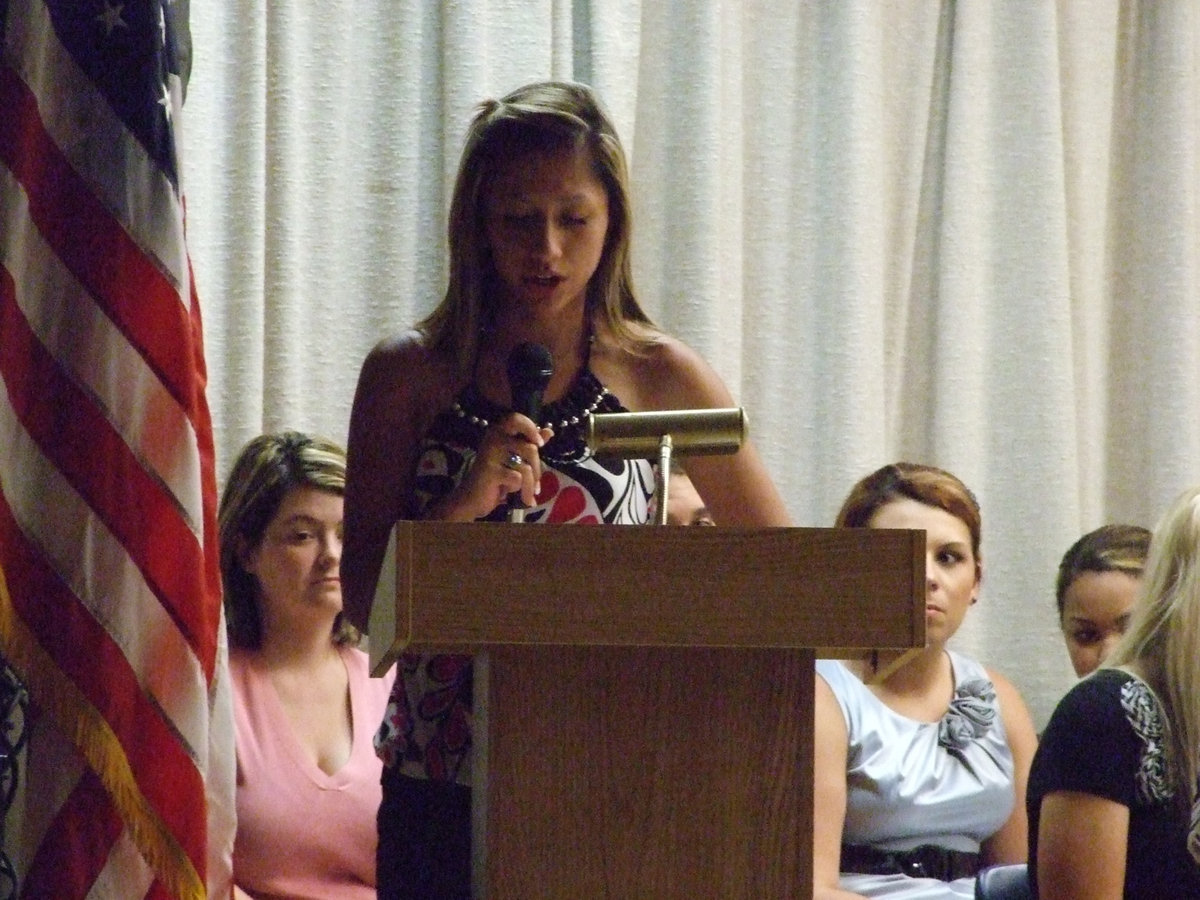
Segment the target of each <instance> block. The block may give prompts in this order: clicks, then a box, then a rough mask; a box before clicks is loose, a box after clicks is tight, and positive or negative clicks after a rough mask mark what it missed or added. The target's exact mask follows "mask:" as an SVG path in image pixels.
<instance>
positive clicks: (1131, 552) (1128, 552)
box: [1054, 525, 1150, 621]
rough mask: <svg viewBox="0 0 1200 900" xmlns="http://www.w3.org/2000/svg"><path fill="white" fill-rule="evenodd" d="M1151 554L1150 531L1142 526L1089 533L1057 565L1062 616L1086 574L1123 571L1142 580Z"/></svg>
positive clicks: (1102, 528) (1057, 595) (1106, 527)
mask: <svg viewBox="0 0 1200 900" xmlns="http://www.w3.org/2000/svg"><path fill="white" fill-rule="evenodd" d="M1149 551H1150V529H1148V528H1142V527H1141V526H1140V525H1101V526H1100V527H1099V528H1097V529H1096V530H1095V531H1089V532H1088V533H1087V534H1085V535H1084V536H1083V537H1081V538H1080V539H1079V540H1077V541H1076V542H1075V543H1074V544H1072V545H1071V548H1070V549H1069V550H1067V552H1066V553H1065V554H1063V558H1062V562H1060V563H1059V564H1058V578H1057V580H1056V581H1055V585H1054V599H1055V602H1056V603H1057V604H1058V618H1059V620H1060V621H1061V620H1062V617H1063V604H1064V602H1065V600H1066V596H1067V589H1068V588H1069V587H1070V586H1071V584H1072V582H1074V581H1075V579H1076V578H1078V577H1079V576H1080V575H1082V574H1083V573H1084V572H1124V573H1125V574H1126V575H1132V576H1133V577H1134V578H1140V577H1141V575H1142V570H1143V569H1145V568H1146V555H1147V553H1149Z"/></svg>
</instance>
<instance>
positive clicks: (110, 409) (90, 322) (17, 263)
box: [0, 167, 205, 541]
mask: <svg viewBox="0 0 1200 900" xmlns="http://www.w3.org/2000/svg"><path fill="white" fill-rule="evenodd" d="M0 221H4V222H6V223H7V225H6V228H7V230H8V233H9V234H10V236H11V239H12V243H11V245H2V244H0V267H3V268H7V269H8V270H9V273H10V275H11V277H12V279H13V281H14V282H15V285H16V286H17V287H16V288H14V290H15V292H16V302H17V304H18V305H19V306H20V307H21V310H22V312H23V313H24V314H25V316H26V318H28V319H29V326H30V328H31V329H32V330H33V332H34V333H35V334H36V335H37V337H38V340H40V341H41V342H42V343H43V344H45V345H46V346H47V347H48V348H50V349H51V352H53V354H54V356H55V357H56V358H57V359H58V361H59V363H60V364H62V365H63V366H64V367H67V368H69V371H70V375H71V378H72V379H73V380H74V381H76V382H77V383H78V384H79V385H80V387H81V388H82V389H83V390H85V391H87V392H88V393H90V394H91V395H92V399H93V401H94V402H95V403H96V405H97V406H99V407H100V408H102V409H103V410H104V415H105V417H106V418H108V420H109V421H110V422H111V423H112V425H113V427H114V428H115V429H116V430H117V431H119V432H120V433H121V436H122V438H124V440H125V442H126V443H127V444H128V445H129V446H130V448H131V449H132V450H133V451H134V453H135V454H136V455H137V457H138V459H139V460H140V462H141V464H142V466H143V467H144V468H145V469H146V470H147V472H148V473H150V474H151V475H152V476H153V477H157V478H159V479H161V481H162V482H163V485H164V487H165V488H166V489H167V490H169V491H170V492H171V494H172V495H173V497H174V501H175V503H177V504H178V505H179V514H180V515H181V516H183V517H184V519H186V521H187V524H188V527H189V528H190V529H191V530H192V531H193V532H195V533H196V535H197V537H196V540H197V541H199V540H200V538H199V533H200V523H201V522H202V521H203V516H204V510H203V505H202V499H201V498H202V494H203V491H202V490H201V484H203V483H205V482H204V481H203V475H202V473H201V472H200V471H198V468H197V467H198V453H197V450H198V447H197V443H198V441H197V436H196V433H195V431H194V430H193V429H192V425H191V422H190V421H189V420H188V419H187V417H186V416H185V415H184V413H183V411H182V410H181V409H180V408H179V406H178V404H177V403H176V402H175V400H174V399H173V398H172V397H171V396H170V394H168V393H167V392H166V391H165V390H163V389H162V385H161V383H160V382H159V380H158V378H157V376H156V375H155V374H154V372H152V371H151V370H150V369H149V368H148V367H147V366H146V364H145V361H144V360H143V359H142V357H141V356H140V355H139V354H138V353H137V352H136V351H135V350H134V349H133V348H132V347H131V346H130V345H129V344H128V343H127V342H126V340H125V336H124V335H123V334H121V332H119V331H118V330H117V329H116V328H115V327H114V326H113V324H112V320H110V319H109V318H108V316H106V315H104V313H103V312H102V311H101V310H100V309H99V307H97V306H96V305H95V304H94V303H92V302H91V298H89V297H88V296H87V294H86V292H85V291H84V290H83V287H82V286H81V285H80V284H79V282H78V281H76V280H75V278H74V276H72V275H71V273H70V272H69V271H67V269H66V268H65V267H64V266H63V265H62V263H61V262H60V260H59V258H58V257H57V256H56V255H55V254H54V252H53V251H52V250H51V249H50V247H48V246H47V245H46V243H45V241H43V240H42V237H41V234H40V233H39V232H38V230H37V228H36V227H34V224H33V222H32V221H31V220H30V218H29V207H28V203H27V202H26V197H25V192H24V190H23V189H22V187H21V185H20V184H19V183H18V182H17V181H16V180H15V179H13V178H12V175H11V173H10V172H9V171H8V170H7V169H5V168H3V167H0ZM15 247H20V252H16V251H15V250H14V249H13V248H15ZM65 297H70V298H73V300H74V308H73V311H72V315H70V316H63V315H62V314H61V307H62V305H63V304H62V299H63V298H65Z"/></svg>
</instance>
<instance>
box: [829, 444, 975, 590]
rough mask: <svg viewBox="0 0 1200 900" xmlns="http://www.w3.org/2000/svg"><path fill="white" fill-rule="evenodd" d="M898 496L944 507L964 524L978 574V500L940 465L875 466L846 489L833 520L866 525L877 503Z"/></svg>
mask: <svg viewBox="0 0 1200 900" xmlns="http://www.w3.org/2000/svg"><path fill="white" fill-rule="evenodd" d="M902 498H907V499H909V500H916V501H917V502H918V503H924V504H925V505H926V506H933V507H936V508H937V509H941V510H944V511H946V512H948V513H950V515H952V516H954V517H955V518H957V519H960V520H961V521H962V522H963V524H964V525H966V526H967V531H969V532H970V533H971V551H972V553H973V554H974V556H975V574H976V576H977V577H978V575H979V573H980V571H981V557H980V553H979V547H980V542H981V541H982V516H981V514H980V511H979V501H978V500H976V499H975V495H974V494H973V493H971V490H970V489H969V488H968V487H967V486H966V485H965V484H963V483H962V482H961V481H960V480H959V479H958V478H956V477H955V476H954V475H951V474H950V473H949V472H947V471H945V470H944V469H939V468H936V467H935V466H926V465H921V464H919V463H909V462H897V463H891V464H890V465H886V466H884V467H883V468H881V469H876V470H875V471H874V472H872V473H871V474H870V475H868V476H866V477H865V478H863V479H862V480H861V481H859V482H858V484H856V485H854V487H853V488H851V489H850V494H849V495H848V496H847V497H846V500H845V502H844V503H843V504H842V508H841V510H839V511H838V514H837V521H836V523H835V524H836V525H837V527H838V528H868V527H870V524H871V519H872V518H874V516H875V513H877V512H878V511H879V509H880V508H881V507H883V506H886V505H887V504H889V503H891V502H892V501H894V500H900V499H902Z"/></svg>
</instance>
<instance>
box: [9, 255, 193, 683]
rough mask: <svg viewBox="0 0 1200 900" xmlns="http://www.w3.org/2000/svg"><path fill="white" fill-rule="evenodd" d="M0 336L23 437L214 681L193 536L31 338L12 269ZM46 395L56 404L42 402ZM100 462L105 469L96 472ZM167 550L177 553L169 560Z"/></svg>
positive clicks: (85, 399)
mask: <svg viewBox="0 0 1200 900" xmlns="http://www.w3.org/2000/svg"><path fill="white" fill-rule="evenodd" d="M0 335H2V336H3V340H0V378H3V380H4V382H5V385H6V386H7V388H8V394H9V398H10V402H11V404H12V407H13V409H14V410H15V411H16V414H17V417H18V418H19V419H20V420H21V423H22V425H23V426H24V428H25V430H26V431H27V432H28V433H29V434H30V436H32V437H33V439H34V440H35V441H36V442H37V444H38V446H39V447H41V449H42V452H43V453H44V454H45V455H46V456H47V457H48V458H50V459H51V460H53V461H54V463H55V465H56V466H57V467H58V468H59V470H60V471H62V473H63V474H64V475H65V476H66V478H67V480H68V481H70V482H71V484H72V486H74V487H75V489H76V490H77V491H79V493H80V494H81V495H82V496H83V497H85V498H86V499H87V500H88V503H89V505H90V506H91V507H92V508H93V509H94V510H95V511H96V513H97V515H98V516H99V517H100V518H101V520H103V521H104V523H105V525H107V526H108V528H109V529H110V530H111V531H112V532H113V534H114V535H116V536H117V537H118V538H119V539H120V541H121V543H122V544H124V545H125V547H126V548H127V549H128V550H129V553H130V555H131V557H132V558H133V559H134V561H135V562H136V564H137V566H138V568H139V569H140V570H141V571H142V573H143V575H144V576H145V579H146V583H147V584H148V585H149V586H150V589H151V590H152V591H153V592H154V594H155V596H156V597H158V598H159V600H160V602H161V603H162V604H163V606H164V607H165V608H166V609H167V611H168V612H169V614H170V615H171V617H172V618H173V619H174V620H175V622H176V623H177V624H178V625H179V627H180V629H181V631H182V632H183V633H184V635H185V637H186V639H187V640H188V642H189V643H190V644H191V645H192V646H193V648H195V651H196V653H197V655H198V657H199V658H200V661H201V664H202V666H203V667H204V670H205V674H206V676H207V677H211V673H212V665H213V661H214V656H215V629H213V628H212V626H211V622H210V617H209V616H205V615H203V613H204V612H205V610H204V608H203V607H202V606H200V605H196V604H189V603H187V602H186V600H187V598H189V597H195V596H201V595H203V587H202V585H201V584H200V581H201V579H202V577H203V573H204V570H205V565H204V559H203V558H202V556H201V554H200V552H199V547H198V546H197V544H196V541H195V536H194V535H193V534H192V533H191V532H190V530H189V529H188V528H187V527H186V525H185V524H184V523H183V522H182V520H181V519H180V518H179V517H178V515H175V514H173V513H174V503H173V502H172V501H171V499H170V498H169V496H166V495H164V493H163V491H162V488H161V486H160V485H159V484H158V483H157V482H155V481H154V480H152V479H150V478H149V477H148V476H147V475H146V473H145V470H144V469H142V467H141V465H140V464H139V463H138V461H137V460H136V459H135V458H134V457H133V456H132V454H131V453H130V452H129V448H128V446H127V445H126V444H125V443H124V441H122V440H121V438H120V436H119V435H118V434H116V433H115V432H114V431H113V429H112V426H111V425H110V424H109V423H108V421H107V420H106V419H104V418H103V417H102V416H100V415H99V414H98V413H97V412H96V410H95V407H94V406H93V404H92V403H91V402H90V401H89V399H88V397H87V396H86V395H84V394H83V392H82V391H80V390H79V388H78V387H77V386H76V385H75V384H74V383H73V382H72V381H70V379H68V378H67V377H65V376H64V375H63V373H62V370H61V369H60V368H59V366H58V364H57V361H56V360H55V359H54V358H53V357H51V356H50V355H49V354H48V353H47V352H46V350H45V348H44V347H43V346H42V345H41V343H40V342H39V341H38V340H37V338H36V337H35V336H34V335H33V333H32V331H31V330H30V329H29V323H28V321H27V320H26V319H25V317H24V316H23V315H22V314H21V310H20V307H18V305H17V303H16V292H15V285H14V283H13V279H12V277H11V275H10V274H9V273H8V272H7V270H0ZM47 392H48V393H49V394H50V396H54V397H56V398H58V402H57V403H55V404H53V405H49V404H46V403H44V402H42V400H43V398H44V397H45V396H46V394H47ZM96 458H100V459H103V460H104V461H105V464H104V465H102V466H97V465H95V464H94V462H93V461H94V460H95V459H96ZM131 505H132V506H133V507H135V509H133V510H131V509H130V508H129V507H130V506H131ZM139 522H155V523H156V529H161V530H156V531H154V532H150V531H146V530H144V529H140V528H139V527H138V523H139ZM164 546H167V547H173V548H174V553H173V554H171V555H167V554H164V553H163V552H162V548H163V547H164Z"/></svg>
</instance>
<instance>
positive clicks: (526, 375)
mask: <svg viewBox="0 0 1200 900" xmlns="http://www.w3.org/2000/svg"><path fill="white" fill-rule="evenodd" d="M553 374H554V357H553V356H551V355H550V351H549V350H547V349H546V348H545V347H543V346H542V345H541V344H534V343H530V342H526V343H523V344H517V346H515V347H513V349H512V351H511V352H510V353H509V354H508V387H509V390H510V391H512V403H513V409H514V410H516V411H517V412H519V413H520V414H521V415H523V416H527V417H528V418H530V419H532V420H533V423H534V424H535V425H540V423H539V422H538V419H539V418H540V417H541V415H542V394H544V393H545V392H546V386H547V385H548V384H550V376H551V375H553ZM508 521H510V522H524V521H525V507H524V506H523V504H522V503H521V492H520V491H513V492H512V493H511V494H509V495H508Z"/></svg>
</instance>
